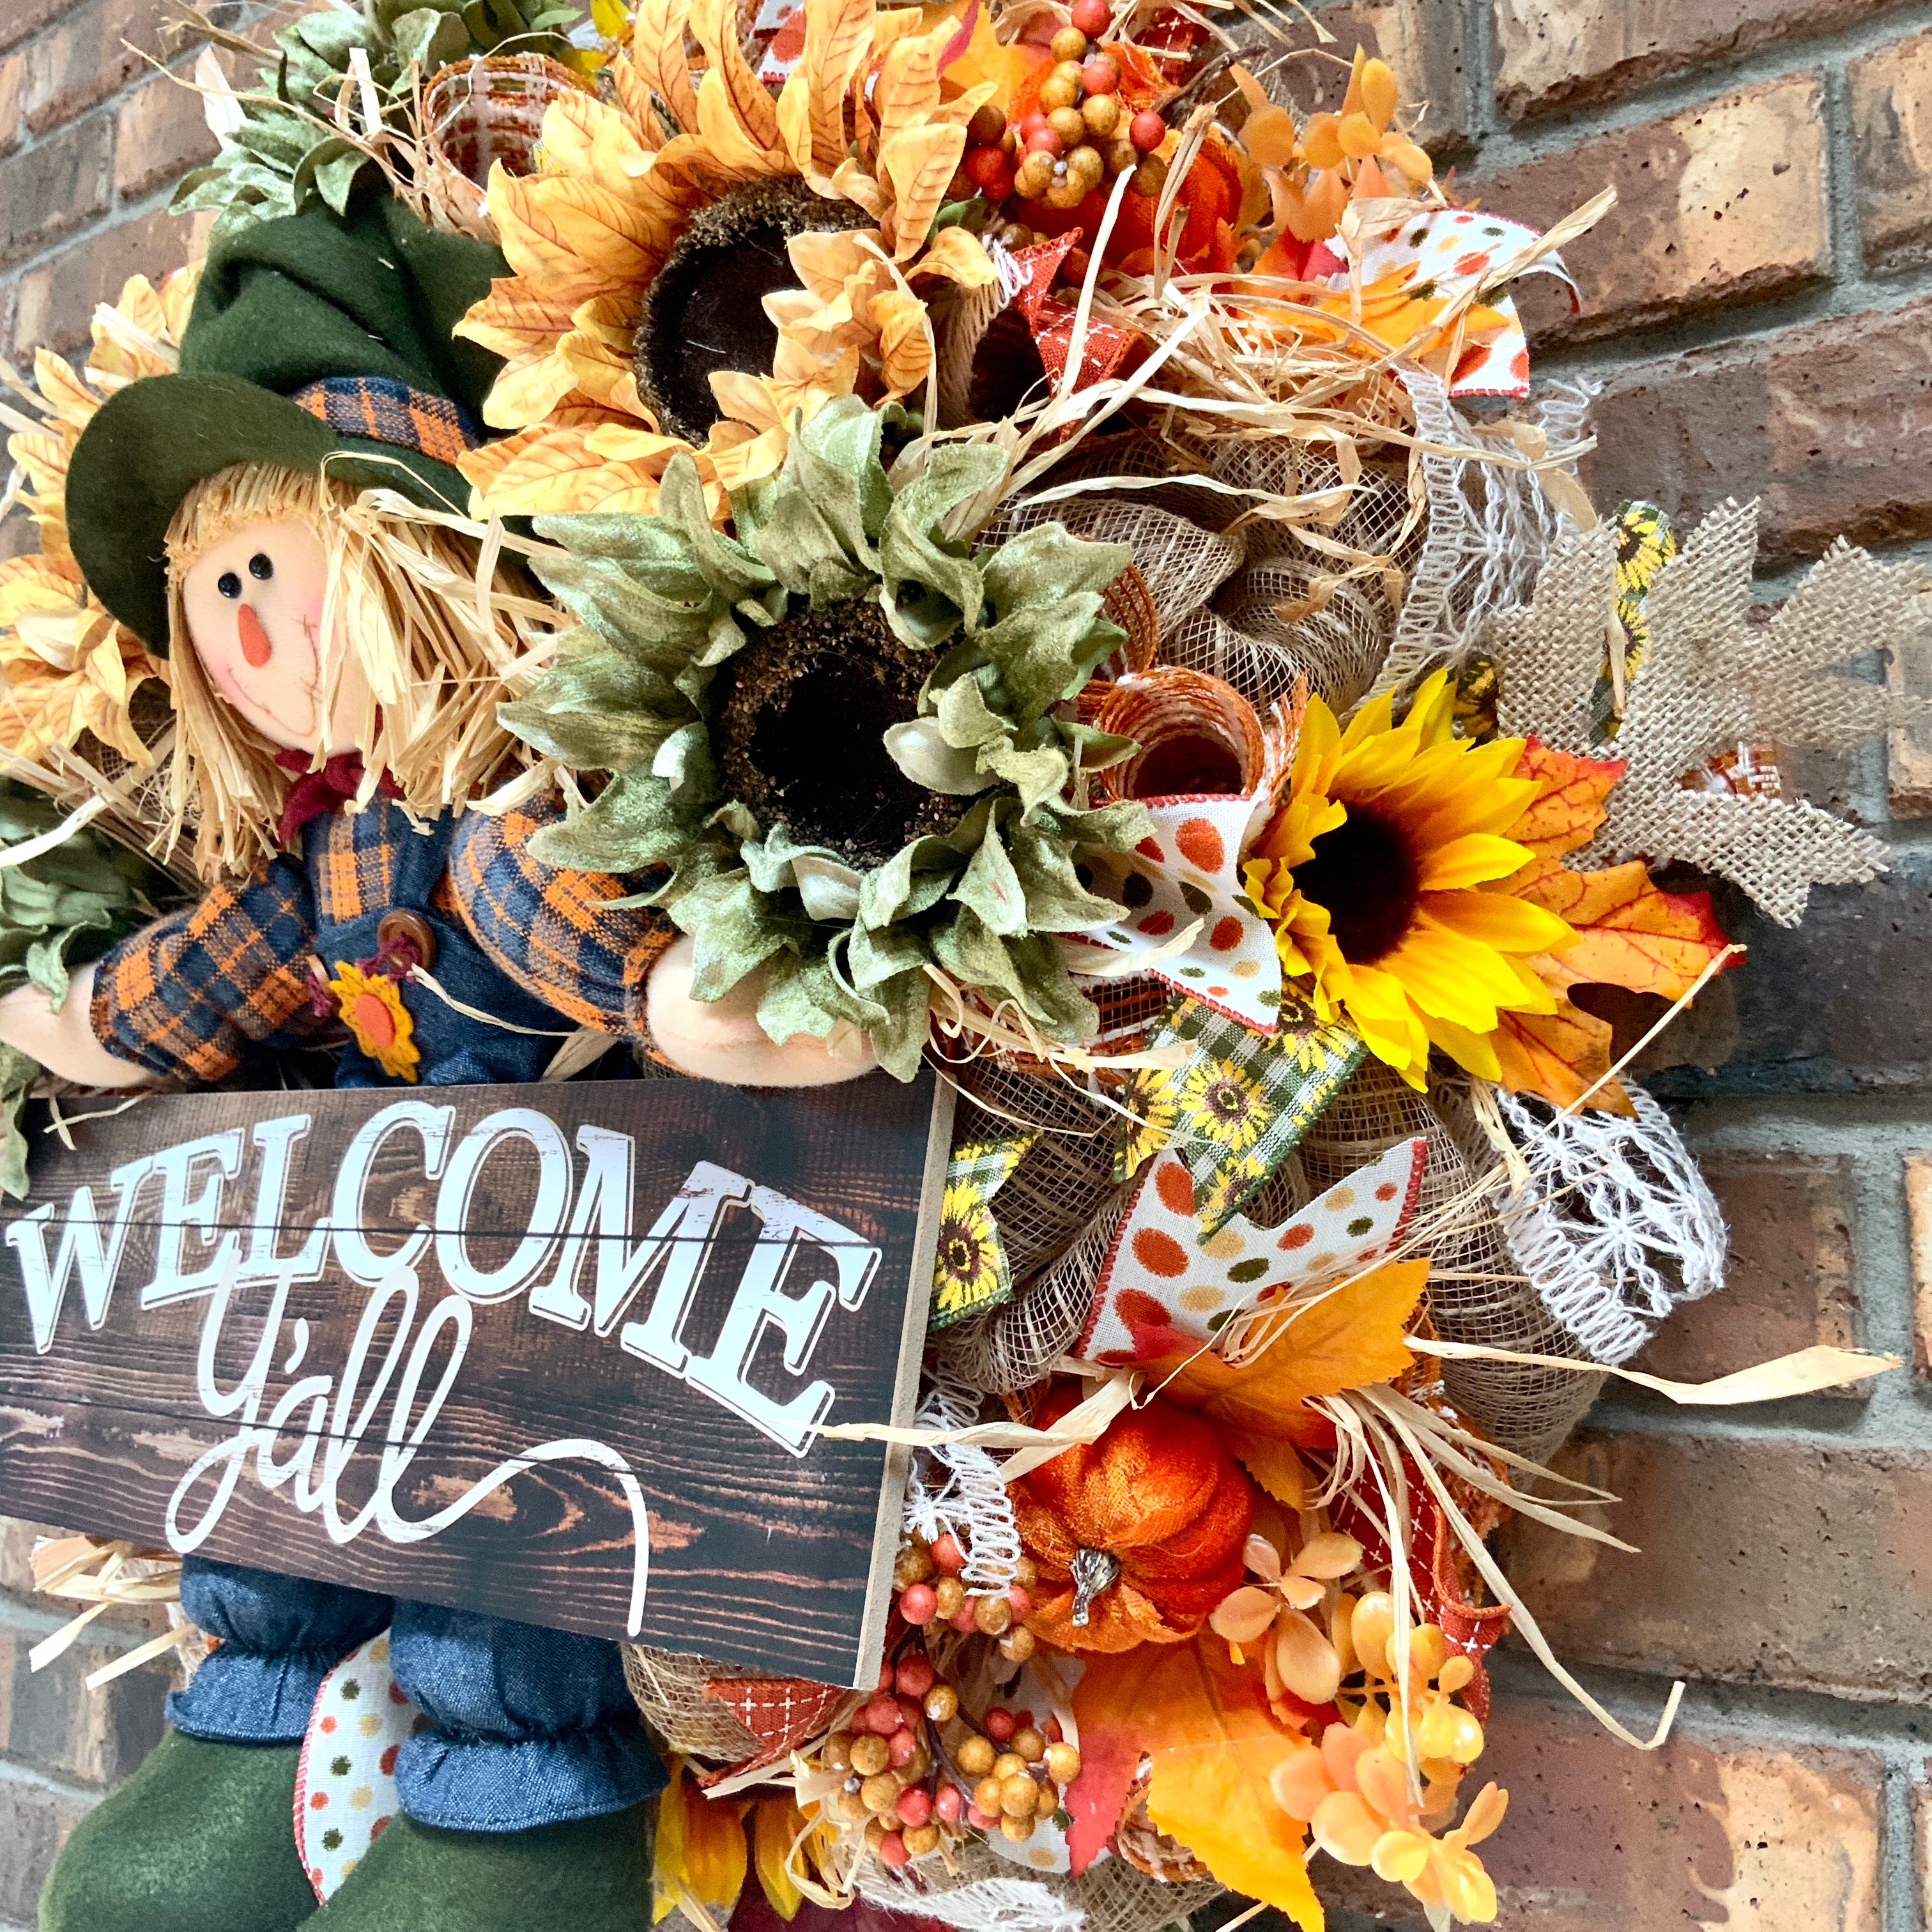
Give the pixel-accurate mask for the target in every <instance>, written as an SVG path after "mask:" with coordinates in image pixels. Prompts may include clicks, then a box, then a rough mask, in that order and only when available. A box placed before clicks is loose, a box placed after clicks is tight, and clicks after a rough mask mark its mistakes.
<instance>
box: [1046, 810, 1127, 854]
mask: <svg viewBox="0 0 1932 1932" xmlns="http://www.w3.org/2000/svg"><path fill="white" fill-rule="evenodd" d="M1039 816H1040V818H1041V820H1043V822H1044V823H1046V825H1047V826H1048V827H1049V829H1052V830H1053V831H1056V832H1058V833H1059V834H1060V835H1061V837H1062V838H1065V839H1068V840H1070V841H1072V843H1073V844H1076V845H1094V846H1098V847H1100V848H1101V849H1102V850H1105V851H1109V852H1131V851H1132V850H1133V849H1134V847H1136V845H1138V844H1139V843H1140V842H1141V841H1142V839H1143V838H1152V837H1153V835H1154V820H1153V819H1152V817H1150V816H1149V814H1148V808H1147V807H1146V806H1145V805H1143V804H1142V803H1141V802H1140V800H1139V799H1137V798H1126V799H1121V800H1119V801H1118V802H1117V803H1115V804H1113V805H1100V806H1097V807H1096V808H1095V809H1094V810H1093V811H1074V810H1073V808H1071V807H1070V806H1068V805H1047V806H1044V807H1043V808H1042V809H1041V811H1040V814H1039Z"/></svg>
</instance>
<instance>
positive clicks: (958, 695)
mask: <svg viewBox="0 0 1932 1932" xmlns="http://www.w3.org/2000/svg"><path fill="white" fill-rule="evenodd" d="M933 715H934V716H935V717H936V718H938V720H939V728H940V730H941V732H942V733H944V736H945V739H946V742H947V743H948V744H949V745H956V746H957V747H958V748H959V749H960V750H962V751H971V750H974V749H975V748H977V747H978V746H980V745H990V744H993V743H995V742H998V740H999V739H1002V738H1005V737H1010V736H1011V735H1012V733H1013V720H1012V719H1011V718H1002V717H1001V715H999V713H998V712H996V711H994V710H992V709H989V706H988V705H987V703H986V694H985V693H984V692H983V691H981V689H980V683H979V680H978V679H977V678H974V677H959V678H955V679H953V682H951V683H950V684H949V685H947V687H946V688H945V689H944V691H941V693H940V694H939V700H938V703H937V704H935V706H934V707H933Z"/></svg>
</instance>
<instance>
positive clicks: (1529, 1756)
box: [1309, 1698, 1885, 1932]
mask: <svg viewBox="0 0 1932 1932" xmlns="http://www.w3.org/2000/svg"><path fill="white" fill-rule="evenodd" d="M1633 1728H1635V1727H1633ZM1484 1733H1485V1736H1486V1738H1487V1745H1486V1748H1485V1749H1484V1752H1483V1755H1482V1757H1481V1758H1480V1759H1479V1760H1478V1761H1477V1763H1475V1766H1473V1767H1472V1769H1471V1771H1470V1772H1469V1779H1468V1781H1467V1782H1466V1784H1465V1785H1464V1786H1463V1790H1465V1791H1466V1792H1467V1793H1470V1794H1471V1795H1472V1796H1473V1795H1474V1793H1475V1792H1477V1791H1478V1790H1481V1788H1482V1787H1483V1785H1484V1783H1485V1782H1487V1781H1488V1780H1489V1779H1490V1778H1494V1779H1495V1780H1496V1782H1497V1783H1498V1784H1500V1785H1502V1787H1503V1789H1504V1790H1506V1791H1507V1792H1508V1793H1509V1795H1510V1807H1509V1812H1508V1816H1507V1817H1505V1819H1504V1820H1503V1823H1502V1828H1501V1829H1500V1830H1499V1832H1497V1833H1496V1836H1495V1837H1494V1838H1490V1839H1488V1840H1487V1841H1485V1842H1484V1845H1483V1846H1482V1848H1481V1858H1482V1860H1483V1862H1484V1865H1485V1866H1486V1867H1487V1868H1488V1870H1489V1871H1490V1876H1492V1877H1493V1878H1494V1879H1495V1880H1496V1891H1497V1901H1498V1904H1499V1911H1498V1912H1497V1915H1496V1923H1497V1924H1498V1925H1499V1926H1501V1927H1505V1928H1510V1927H1531V1926H1534V1927H1535V1932H1682V1928H1685V1927H1695V1926H1698V1925H1711V1926H1717V1925H1721V1926H1724V1927H1726V1928H1727V1932H1796V1928H1798V1927H1803V1928H1805V1932H1879V1925H1880V1923H1881V1918H1882V1912H1881V1873H1882V1858H1883V1853H1882V1845H1883V1834H1882V1821H1883V1819H1884V1816H1885V1764H1884V1760H1882V1758H1881V1757H1879V1754H1878V1753H1877V1752H1876V1751H1855V1750H1852V1751H1844V1750H1832V1749H1829V1748H1817V1747H1814V1746H1811V1745H1787V1746H1784V1747H1782V1748H1781V1747H1779V1746H1777V1745H1768V1744H1766V1743H1764V1742H1761V1741H1759V1740H1757V1739H1750V1738H1745V1737H1739V1736H1732V1735H1728V1734H1727V1733H1724V1732H1723V1731H1721V1730H1715V1731H1712V1732H1708V1733H1694V1732H1693V1731H1692V1730H1691V1727H1689V1726H1688V1725H1684V1724H1680V1725H1679V1727H1678V1728H1677V1729H1676V1731H1675V1732H1674V1733H1673V1735H1672V1736H1671V1738H1670V1741H1669V1742H1667V1744H1665V1745H1664V1746H1663V1747H1662V1748H1661V1749H1660V1750H1658V1751H1634V1750H1632V1749H1631V1747H1630V1746H1629V1745H1626V1744H1624V1743H1622V1742H1621V1741H1620V1740H1619V1739H1616V1738H1614V1737H1612V1736H1610V1734H1609V1733H1607V1731H1605V1730H1603V1729H1602V1727H1601V1726H1600V1725H1598V1724H1597V1723H1596V1722H1595V1720H1594V1719H1592V1718H1590V1717H1589V1715H1586V1713H1585V1712H1583V1711H1580V1710H1578V1709H1574V1708H1570V1707H1565V1706H1557V1705H1554V1704H1546V1703H1541V1702H1534V1703H1533V1702H1531V1701H1529V1700H1527V1699H1524V1698H1499V1699H1498V1700H1497V1702H1496V1706H1495V1707H1494V1708H1493V1710H1492V1712H1491V1713H1490V1721H1489V1722H1488V1724H1487V1725H1486V1726H1485V1727H1484ZM1309 1875H1310V1877H1311V1878H1313V1880H1314V1881H1315V1886H1316V1891H1318V1892H1319V1894H1321V1896H1322V1899H1323V1900H1324V1902H1325V1903H1328V1904H1333V1905H1344V1906H1351V1907H1353V1908H1355V1909H1357V1910H1365V1911H1367V1912H1369V1913H1370V1914H1371V1915H1373V1916H1375V1917H1378V1918H1391V1919H1394V1920H1395V1921H1398V1922H1402V1923H1405V1924H1406V1923H1409V1922H1411V1921H1420V1920H1421V1909H1420V1908H1419V1907H1418V1906H1416V1905H1415V1903H1414V1901H1413V1900H1411V1899H1410V1898H1409V1895H1408V1894H1407V1893H1406V1892H1404V1891H1401V1890H1400V1889H1399V1888H1396V1887H1394V1886H1391V1885H1383V1884H1382V1883H1381V1882H1379V1880H1377V1879H1376V1877H1375V1876H1374V1874H1373V1873H1371V1872H1369V1871H1367V1870H1349V1868H1348V1867H1344V1866H1340V1865H1337V1864H1332V1863H1331V1862H1330V1861H1328V1859H1326V1858H1319V1857H1318V1858H1316V1859H1315V1860H1314V1861H1313V1863H1312V1864H1310V1868H1309Z"/></svg>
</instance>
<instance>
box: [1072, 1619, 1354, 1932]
mask: <svg viewBox="0 0 1932 1932" xmlns="http://www.w3.org/2000/svg"><path fill="white" fill-rule="evenodd" d="M1073 1714H1074V1716H1075V1717H1076V1719H1077V1720H1078V1721H1079V1726H1080V1757H1081V1769H1080V1775H1079V1776H1078V1777H1077V1778H1075V1779H1074V1781H1073V1783H1072V1784H1070V1785H1069V1786H1068V1787H1067V1798H1066V1802H1067V1808H1068V1809H1069V1811H1070V1812H1071V1813H1072V1814H1073V1818H1074V1829H1073V1831H1072V1832H1070V1833H1069V1834H1068V1842H1069V1844H1070V1846H1075V1845H1076V1843H1077V1845H1078V1847H1079V1851H1078V1852H1076V1856H1079V1858H1080V1862H1079V1864H1076V1867H1075V1869H1076V1870H1079V1869H1082V1867H1084V1865H1085V1863H1086V1862H1088V1861H1091V1858H1092V1857H1093V1856H1094V1853H1095V1852H1096V1851H1097V1849H1099V1846H1100V1845H1101V1844H1103V1843H1105V1842H1106V1838H1108V1836H1109V1835H1111V1834H1112V1831H1113V1829H1114V1827H1115V1826H1116V1825H1117V1824H1118V1823H1119V1820H1120V1815H1121V1810H1122V1808H1123V1807H1124V1805H1126V1802H1127V1794H1128V1793H1129V1791H1130V1790H1131V1788H1132V1787H1133V1778H1134V1772H1135V1770H1136V1768H1137V1767H1138V1765H1139V1760H1140V1757H1141V1755H1142V1753H1143V1752H1145V1754H1147V1755H1148V1757H1150V1758H1151V1760H1153V1766H1154V1769H1153V1773H1152V1776H1151V1780H1150V1781H1149V1784H1148V1817H1150V1818H1151V1820H1153V1822H1154V1826H1155V1828H1156V1829H1157V1830H1159V1831H1162V1832H1166V1833H1167V1834H1168V1835H1169V1837H1171V1838H1177V1839H1178V1840H1179V1841H1180V1842H1181V1843H1182V1844H1184V1845H1185V1846H1187V1849H1189V1850H1190V1851H1191V1852H1193V1854H1194V1855H1195V1856H1196V1858H1199V1859H1200V1861H1202V1864H1205V1866H1206V1867H1208V1870H1210V1871H1211V1872H1212V1873H1214V1876H1216V1877H1217V1879H1220V1881H1221V1882H1222V1883H1223V1885H1228V1886H1229V1887H1231V1888H1232V1889H1233V1890H1235V1891H1239V1892H1243V1893H1245V1894H1247V1897H1250V1898H1256V1899H1259V1900H1262V1903H1265V1904H1268V1905H1272V1906H1275V1907H1276V1908H1277V1909H1279V1910H1280V1911H1282V1912H1286V1914H1287V1915H1289V1918H1292V1919H1293V1920H1294V1921H1295V1924H1297V1925H1298V1926H1300V1927H1301V1928H1302V1932H1322V1905H1321V1901H1320V1900H1319V1899H1317V1898H1316V1896H1315V1888H1314V1887H1313V1885H1310V1883H1309V1882H1308V1867H1307V1846H1306V1842H1305V1841H1304V1837H1303V1827H1302V1826H1300V1825H1298V1824H1297V1823H1295V1820H1293V1819H1292V1818H1290V1817H1289V1815H1288V1814H1287V1813H1286V1811H1283V1809H1282V1808H1281V1807H1280V1805H1279V1804H1277V1802H1276V1801H1275V1798H1274V1793H1272V1792H1271V1790H1269V1788H1268V1774H1269V1773H1270V1772H1272V1771H1273V1770H1274V1768H1275V1766H1277V1765H1278V1764H1280V1763H1281V1762H1282V1760H1283V1759H1285V1758H1286V1757H1289V1755H1291V1754H1292V1753H1295V1752H1296V1751H1301V1750H1304V1749H1305V1748H1307V1740H1306V1739H1305V1738H1304V1737H1303V1736H1302V1735H1301V1733H1300V1732H1299V1731H1293V1730H1286V1729H1284V1728H1283V1726H1282V1724H1280V1721H1278V1720H1277V1718H1276V1717H1275V1715H1274V1712H1272V1711H1271V1709H1269V1708H1268V1693H1267V1689H1266V1687H1265V1685H1264V1684H1263V1682H1262V1676H1261V1673H1260V1671H1259V1670H1258V1669H1257V1668H1256V1666H1255V1665H1254V1664H1244V1665H1238V1664H1235V1663H1234V1662H1233V1661H1232V1659H1231V1658H1229V1655H1228V1648H1227V1646H1226V1644H1225V1643H1222V1642H1221V1641H1220V1640H1218V1639H1217V1638H1214V1637H1208V1636H1206V1635H1205V1634H1203V1635H1202V1637H1197V1638H1196V1640H1194V1641H1193V1643H1184V1644H1175V1645H1172V1646H1169V1647H1168V1648H1166V1649H1163V1650H1161V1651H1160V1652H1151V1651H1149V1650H1147V1649H1141V1650H1137V1651H1130V1652H1127V1653H1126V1654H1124V1655H1119V1656H1109V1657H1097V1658H1092V1659H1091V1660H1090V1661H1089V1662H1088V1666H1087V1669H1086V1671H1085V1674H1084V1675H1083V1676H1082V1678H1081V1680H1080V1682H1079V1686H1078V1688H1076V1690H1075V1691H1074V1694H1073ZM1081 1854H1084V1856H1081Z"/></svg>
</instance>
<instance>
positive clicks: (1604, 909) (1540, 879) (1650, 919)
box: [1490, 738, 1727, 1114]
mask: <svg viewBox="0 0 1932 1932" xmlns="http://www.w3.org/2000/svg"><path fill="white" fill-rule="evenodd" d="M1624 769H1625V761H1624V760H1622V759H1617V758H1584V757H1577V755H1576V754H1574V753H1572V752H1569V751H1555V750H1553V749H1552V748H1550V746H1548V745H1544V744H1542V743H1541V742H1538V740H1537V739H1535V738H1532V739H1529V741H1528V742H1527V743H1526V745H1525V747H1524V749H1523V757H1522V759H1521V760H1520V763H1518V765H1517V775H1518V776H1519V777H1520V778H1540V779H1541V780H1543V781H1544V789H1543V790H1542V791H1541V792H1540V793H1538V795H1537V796H1536V798H1535V799H1534V800H1533V801H1532V803H1531V804H1530V805H1529V808H1527V809H1526V811H1524V813H1523V816H1522V817H1520V819H1518V820H1517V822H1516V823H1515V824H1514V825H1513V826H1511V828H1510V829H1509V831H1508V834H1507V835H1508V837H1510V838H1514V840H1515V841H1517V844H1520V845H1526V846H1527V847H1529V849H1530V850H1532V852H1534V853H1535V854H1536V855H1537V856H1536V857H1535V859H1533V860H1532V862H1530V863H1529V865H1526V866H1524V867H1523V870H1522V871H1520V872H1517V873H1515V874H1513V875H1512V876H1511V877H1509V878H1508V879H1506V880H1504V881H1503V882H1502V883H1501V885H1500V886H1498V887H1497V888H1496V889H1497V890H1499V891H1501V892H1507V893H1508V894H1509V895H1511V897H1512V898H1519V899H1522V900H1524V901H1526V902H1528V903H1529V904H1532V905H1535V906H1539V907H1541V908H1542V909H1543V910H1544V911H1546V912H1553V913H1556V916H1558V917H1559V919H1563V920H1564V921H1565V922H1566V923H1568V926H1570V927H1571V929H1572V930H1573V931H1574V932H1575V933H1576V935H1577V939H1576V941H1575V943H1574V944H1572V945H1571V946H1568V947H1565V949H1564V950H1563V951H1562V953H1561V954H1560V955H1558V954H1554V953H1545V954H1543V955H1541V956H1539V957H1538V958H1536V959H1532V960H1530V961H1529V962H1527V963H1528V964H1529V965H1530V967H1531V968H1532V969H1533V970H1534V971H1535V973H1536V974H1537V977H1538V978H1539V979H1541V980H1542V981H1543V983H1544V985H1545V986H1547V987H1548V988H1549V989H1550V992H1552V993H1553V994H1554V995H1556V1011H1555V1012H1554V1013H1505V1014H1503V1015H1502V1020H1501V1024H1500V1025H1499V1026H1498V1028H1497V1029H1496V1032H1495V1033H1494V1034H1492V1035H1491V1036H1490V1044H1491V1045H1492V1046H1493V1048H1494V1049H1495V1051H1496V1061H1497V1064H1498V1066H1499V1067H1500V1069H1501V1070H1502V1082H1503V1085H1505V1087H1507V1088H1508V1089H1509V1091H1511V1093H1512V1094H1521V1093H1533V1094H1541V1096H1542V1097H1544V1099H1545V1100H1551V1101H1553V1102H1555V1103H1556V1105H1557V1106H1559V1107H1568V1106H1574V1105H1575V1104H1576V1103H1577V1102H1578V1101H1580V1100H1582V1099H1583V1096H1584V1095H1585V1094H1589V1095H1590V1098H1589V1101H1588V1102H1587V1103H1586V1104H1587V1105H1588V1106H1591V1107H1592V1108H1595V1109H1603V1110H1604V1111H1606V1112H1612V1113H1619V1114H1628V1113H1629V1112H1631V1103H1630V1098H1629V1097H1628V1095H1627V1094H1625V1092H1624V1090H1623V1088H1622V1085H1620V1084H1619V1082H1616V1081H1615V1080H1610V1079H1605V1078H1604V1076H1606V1075H1607V1074H1608V1073H1609V1072H1610V1037H1611V1036H1610V1027H1609V1025H1608V1024H1607V1022H1604V1021H1603V1020H1601V1019H1598V1018H1597V1017H1596V1016H1595V1015H1594V1014H1592V1013H1586V1012H1584V1011H1583V1009H1582V1008H1581V1007H1578V1006H1577V1005H1576V1004H1574V1002H1573V1001H1571V999H1570V998H1569V997H1568V996H1569V992H1570V989H1571V988H1572V987H1573V986H1622V987H1625V988H1626V989H1628V990H1629V991H1630V992H1635V993H1658V994H1661V995H1663V996H1664V998H1666V999H1669V1000H1676V999H1681V998H1683V996H1684V995H1685V994H1686V993H1688V992H1690V990H1691V988H1692V987H1693V986H1695V985H1696V984H1697V980H1698V976H1699V975H1700V974H1702V973H1703V971H1704V970H1705V968H1706V967H1707V966H1709V965H1710V963H1711V962H1712V960H1713V959H1715V958H1717V957H1718V955H1719V954H1720V953H1722V952H1723V950H1724V947H1725V945H1726V944H1727V941H1726V940H1725V938H1724V932H1723V929H1721V927H1720V926H1718V922H1717V919H1716V916H1715V914H1714V913H1712V910H1711V895H1710V894H1709V892H1665V891H1664V890H1663V889H1661V887H1660V886H1658V885H1657V884H1656V883H1655V882H1654V881H1653V880H1652V878H1651V876H1650V871H1649V868H1648V867H1647V866H1646V865H1645V864H1644V863H1643V861H1642V860H1641V859H1631V860H1630V861H1629V862H1628V863H1626V864H1624V865H1612V866H1610V867H1608V868H1606V869H1605V870H1604V871H1598V872H1573V871H1571V870H1570V869H1569V868H1568V867H1567V866H1566V865H1563V864H1562V862H1561V855H1562V853H1565V852H1574V850H1577V847H1580V846H1581V845H1583V844H1586V843H1588V841H1589V839H1590V838H1592V836H1593V835H1594V834H1595V832H1596V830H1597V828H1598V826H1600V825H1601V824H1602V823H1603V822H1604V817H1605V813H1604V799H1606V798H1607V796H1609V794H1610V787H1612V786H1613V785H1614V784H1616V781H1617V780H1618V779H1619V778H1621V777H1622V775H1623V772H1624ZM1600 1081H1601V1082H1602V1085H1598V1084H1597V1083H1598V1082H1600ZM1592 1088H1595V1091H1594V1092H1592V1091H1591V1090H1592Z"/></svg>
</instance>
